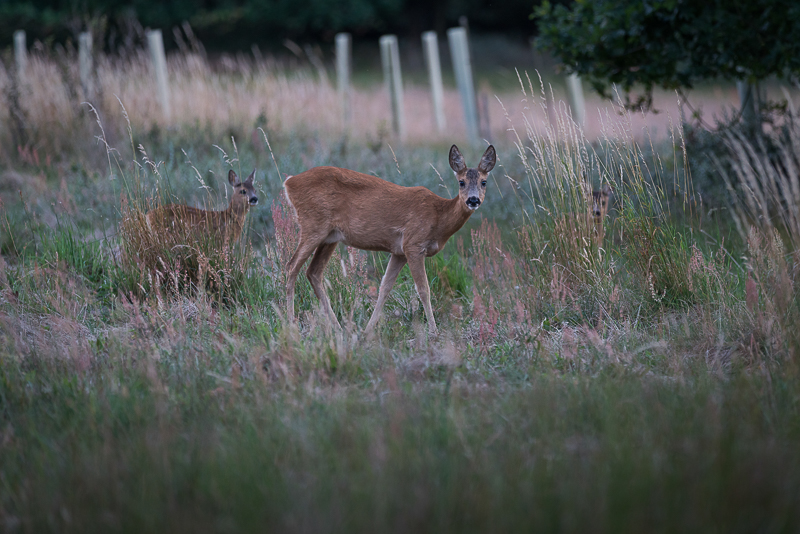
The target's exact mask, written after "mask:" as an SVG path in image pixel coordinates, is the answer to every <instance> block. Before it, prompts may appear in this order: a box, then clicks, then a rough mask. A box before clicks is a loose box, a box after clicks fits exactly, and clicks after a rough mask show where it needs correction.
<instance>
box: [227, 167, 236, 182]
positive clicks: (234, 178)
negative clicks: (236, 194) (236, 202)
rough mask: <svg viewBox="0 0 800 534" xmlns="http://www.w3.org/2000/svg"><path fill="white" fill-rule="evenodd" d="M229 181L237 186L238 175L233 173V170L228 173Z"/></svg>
mask: <svg viewBox="0 0 800 534" xmlns="http://www.w3.org/2000/svg"><path fill="white" fill-rule="evenodd" d="M228 181H229V182H230V183H231V185H236V173H235V172H233V169H231V170H229V171H228Z"/></svg>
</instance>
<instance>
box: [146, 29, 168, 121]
mask: <svg viewBox="0 0 800 534" xmlns="http://www.w3.org/2000/svg"><path fill="white" fill-rule="evenodd" d="M147 44H148V46H149V47H150V56H151V57H152V59H153V68H154V69H155V74H156V84H157V85H158V97H159V100H160V101H161V111H162V112H163V113H164V118H165V119H166V120H167V121H169V120H170V119H171V117H172V110H171V109H170V101H169V85H167V57H166V56H165V55H164V39H163V37H162V36H161V30H148V31H147Z"/></svg>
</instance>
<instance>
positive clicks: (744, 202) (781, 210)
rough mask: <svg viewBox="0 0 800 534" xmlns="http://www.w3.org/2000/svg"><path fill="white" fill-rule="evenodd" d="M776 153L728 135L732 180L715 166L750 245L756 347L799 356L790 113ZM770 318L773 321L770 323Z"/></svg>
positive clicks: (795, 137) (798, 168) (759, 140)
mask: <svg viewBox="0 0 800 534" xmlns="http://www.w3.org/2000/svg"><path fill="white" fill-rule="evenodd" d="M772 135H773V137H774V139H773V141H772V143H771V145H772V146H775V147H776V149H775V151H771V150H769V149H768V148H767V143H766V142H765V138H764V137H762V136H757V137H755V138H753V137H746V136H744V135H743V134H741V133H739V132H737V131H735V130H732V131H730V132H728V133H727V135H726V145H727V147H728V149H729V151H730V154H731V158H730V160H729V163H730V165H731V168H732V169H733V176H728V175H727V174H725V171H724V170H723V168H724V167H723V166H722V165H721V164H720V163H719V161H717V167H718V168H719V169H720V171H721V173H722V174H723V175H724V177H725V180H726V182H727V184H728V188H729V189H730V190H731V193H732V194H731V203H732V206H733V210H732V214H733V218H734V221H735V222H736V226H737V228H738V230H739V232H740V233H741V234H742V235H743V238H745V239H746V241H747V247H748V256H747V270H748V277H747V307H748V310H749V312H750V314H751V316H750V317H751V324H752V334H751V341H750V344H751V345H752V346H753V347H757V346H764V347H765V350H767V351H769V352H778V353H784V352H786V353H788V355H789V356H791V361H792V362H793V365H794V366H795V367H796V366H797V364H798V361H799V360H798V358H799V357H800V335H799V334H798V332H797V327H796V325H797V324H798V321H800V307H798V299H797V291H798V289H797V283H798V281H797V272H798V268H800V211H798V210H800V159H798V156H797V154H798V150H800V122H799V121H798V117H797V115H796V113H795V112H794V109H793V108H792V112H791V114H790V115H789V116H788V118H787V120H786V121H785V123H784V124H783V125H782V127H781V128H780V129H778V130H777V131H776V132H773V133H772ZM766 317H771V319H766Z"/></svg>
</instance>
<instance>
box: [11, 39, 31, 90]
mask: <svg viewBox="0 0 800 534" xmlns="http://www.w3.org/2000/svg"><path fill="white" fill-rule="evenodd" d="M14 62H15V63H16V64H17V80H19V81H20V82H22V81H23V80H24V79H25V73H26V71H27V70H28V48H27V43H26V38H25V30H17V31H15V32H14Z"/></svg>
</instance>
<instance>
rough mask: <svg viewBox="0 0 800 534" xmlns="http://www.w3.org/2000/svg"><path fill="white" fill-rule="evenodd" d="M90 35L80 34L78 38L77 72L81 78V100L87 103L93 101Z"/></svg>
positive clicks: (87, 33)
mask: <svg viewBox="0 0 800 534" xmlns="http://www.w3.org/2000/svg"><path fill="white" fill-rule="evenodd" d="M93 66H94V65H93V62H92V34H91V33H89V32H81V34H80V35H79V36H78V71H79V72H80V77H81V87H82V88H83V98H84V100H86V101H87V102H91V101H92V100H94V77H93V74H92V68H93Z"/></svg>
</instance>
